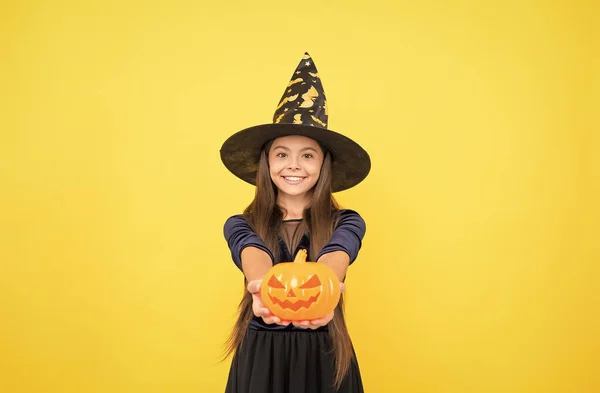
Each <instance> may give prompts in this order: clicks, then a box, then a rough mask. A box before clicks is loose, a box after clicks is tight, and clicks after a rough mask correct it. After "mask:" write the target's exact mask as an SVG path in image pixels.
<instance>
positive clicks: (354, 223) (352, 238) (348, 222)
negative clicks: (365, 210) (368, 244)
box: [317, 209, 367, 264]
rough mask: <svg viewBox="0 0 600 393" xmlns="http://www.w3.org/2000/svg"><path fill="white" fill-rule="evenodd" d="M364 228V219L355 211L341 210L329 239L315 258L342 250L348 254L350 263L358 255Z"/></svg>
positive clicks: (364, 231)
mask: <svg viewBox="0 0 600 393" xmlns="http://www.w3.org/2000/svg"><path fill="white" fill-rule="evenodd" d="M366 229H367V228H366V224H365V221H364V220H363V219H362V217H361V216H360V215H359V214H358V213H357V212H355V211H353V210H349V209H346V210H342V211H341V212H340V220H339V222H338V225H337V226H336V228H335V230H334V231H333V234H332V236H331V239H330V240H329V242H328V243H327V244H326V245H325V247H323V249H322V250H321V252H320V253H319V255H318V257H317V259H318V258H319V257H321V255H323V254H327V253H329V252H333V251H344V252H346V254H348V256H350V264H352V262H354V261H355V260H356V258H357V257H358V252H359V251H360V248H361V247H362V239H363V238H364V236H365V233H366Z"/></svg>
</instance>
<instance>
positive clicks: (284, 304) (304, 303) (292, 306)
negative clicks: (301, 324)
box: [269, 292, 321, 311]
mask: <svg viewBox="0 0 600 393" xmlns="http://www.w3.org/2000/svg"><path fill="white" fill-rule="evenodd" d="M320 294H321V292H319V293H317V294H316V295H315V296H311V297H310V298H308V300H297V301H295V302H293V303H292V302H290V301H289V300H287V299H286V300H284V301H281V300H279V299H278V298H276V297H275V296H273V295H269V297H270V298H271V301H272V302H273V303H274V304H277V305H279V306H280V307H281V308H286V309H289V310H292V311H298V310H300V309H301V308H302V307H304V308H308V307H309V306H310V305H311V304H313V303H314V302H316V301H317V299H318V298H319V295H320Z"/></svg>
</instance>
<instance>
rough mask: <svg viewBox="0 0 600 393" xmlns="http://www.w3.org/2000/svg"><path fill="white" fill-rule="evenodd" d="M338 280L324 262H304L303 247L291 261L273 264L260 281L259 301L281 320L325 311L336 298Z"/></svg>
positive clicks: (317, 315)
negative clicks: (260, 299) (260, 298)
mask: <svg viewBox="0 0 600 393" xmlns="http://www.w3.org/2000/svg"><path fill="white" fill-rule="evenodd" d="M340 295H341V290H340V281H339V280H338V278H337V276H336V275H335V273H334V271H333V270H332V269H331V268H330V267H329V266H327V265H324V264H322V263H316V262H306V250H300V251H298V254H297V255H296V258H295V259H294V261H293V262H283V263H278V264H276V265H274V266H273V267H272V268H271V269H270V270H269V271H268V272H267V274H265V276H264V279H263V283H262V285H261V297H262V301H263V303H264V304H265V306H267V308H268V309H269V310H270V311H271V312H272V313H273V315H276V316H278V317H279V318H281V319H282V320H286V321H306V320H308V321H309V320H313V319H318V318H322V317H324V316H326V315H327V314H329V313H330V312H331V311H332V310H333V309H334V308H335V307H336V306H337V304H338V302H339V300H340Z"/></svg>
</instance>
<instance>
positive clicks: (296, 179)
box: [285, 176, 302, 181]
mask: <svg viewBox="0 0 600 393" xmlns="http://www.w3.org/2000/svg"><path fill="white" fill-rule="evenodd" d="M285 179H286V180H289V181H300V180H302V178H301V177H291V176H286V178H285Z"/></svg>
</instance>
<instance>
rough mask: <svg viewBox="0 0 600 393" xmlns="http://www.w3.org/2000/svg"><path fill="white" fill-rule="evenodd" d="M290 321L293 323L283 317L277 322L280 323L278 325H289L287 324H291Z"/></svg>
mask: <svg viewBox="0 0 600 393" xmlns="http://www.w3.org/2000/svg"><path fill="white" fill-rule="evenodd" d="M290 323H291V321H285V320H283V319H282V320H280V321H279V322H277V324H278V325H281V326H287V325H289V324H290Z"/></svg>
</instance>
